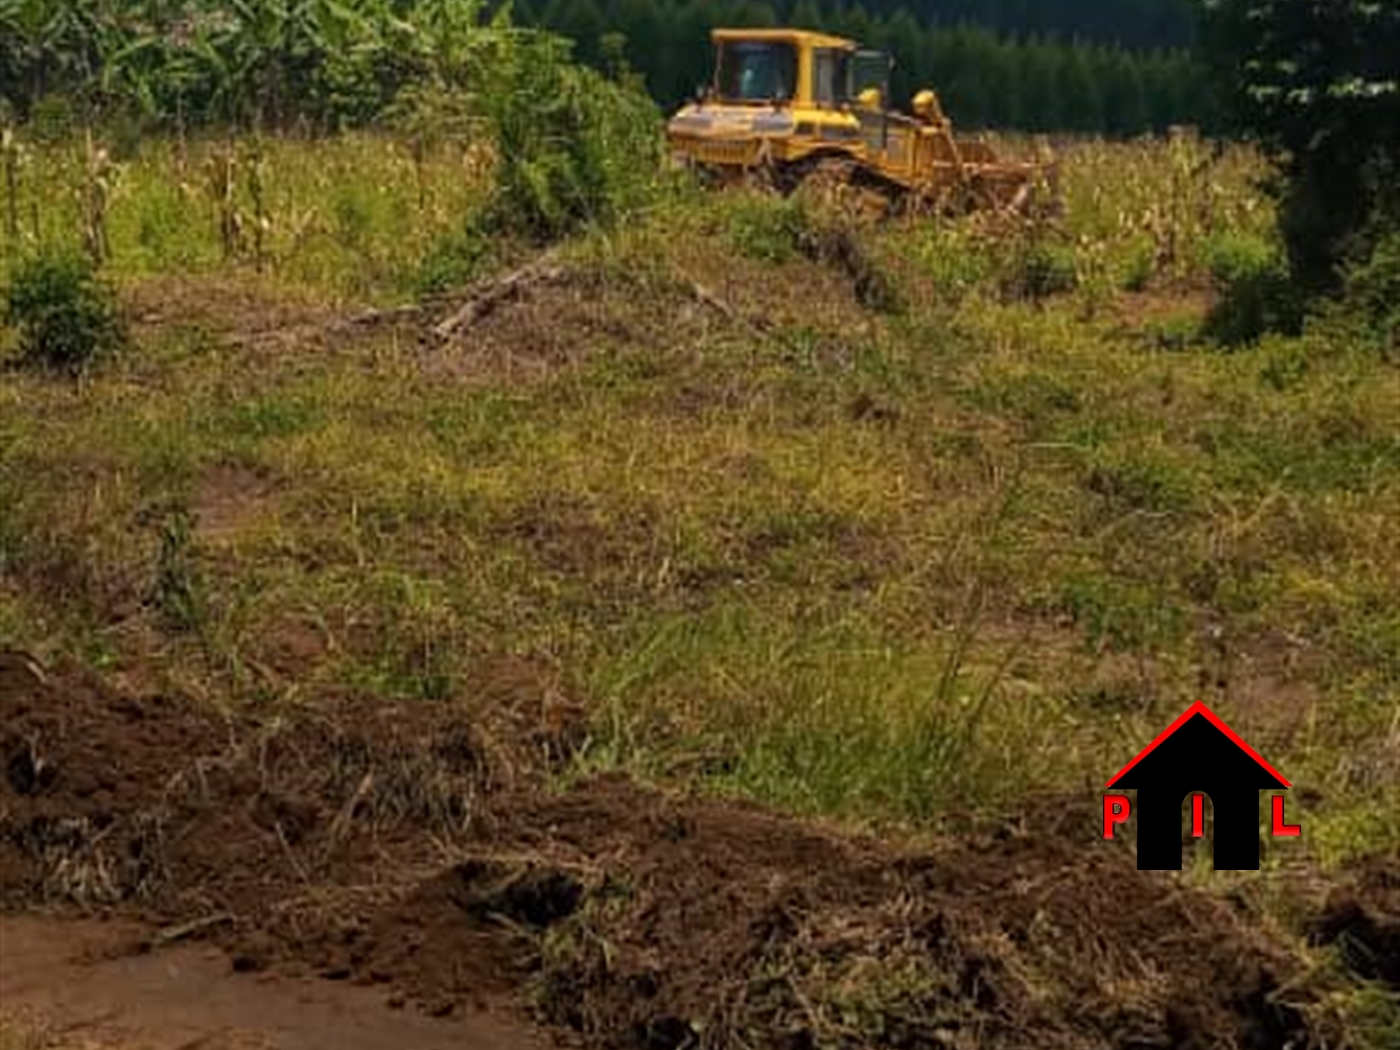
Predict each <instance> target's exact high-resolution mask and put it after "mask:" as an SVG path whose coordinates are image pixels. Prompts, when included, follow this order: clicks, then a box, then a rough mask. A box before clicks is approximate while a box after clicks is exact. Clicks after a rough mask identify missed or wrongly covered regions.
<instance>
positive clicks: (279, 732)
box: [0, 653, 1395, 1050]
mask: <svg viewBox="0 0 1400 1050" xmlns="http://www.w3.org/2000/svg"><path fill="white" fill-rule="evenodd" d="M512 666H514V665H512ZM515 671H519V668H518V667H516V668H515ZM512 673H513V674H514V673H515V672H512ZM518 678H519V681H517V678H510V680H509V681H508V682H505V684H503V685H501V686H500V687H499V688H496V689H494V691H493V690H492V689H487V688H483V689H482V690H481V695H480V696H477V697H469V698H466V699H464V700H463V701H461V702H458V703H439V704H434V703H426V702H423V703H417V704H412V705H404V706H394V705H385V704H375V705H371V704H355V703H346V704H344V705H341V706H340V707H338V708H334V707H333V708H321V709H318V710H316V711H305V712H291V713H287V714H285V715H283V716H282V717H280V718H278V719H274V720H262V721H259V720H255V719H251V718H244V717H237V718H233V717H229V718H225V717H219V716H216V715H213V714H211V713H209V712H206V711H201V710H197V709H194V708H192V707H190V706H188V705H186V704H184V703H182V702H179V701H176V700H172V699H162V698H159V697H142V698H139V699H137V698H129V697H123V696H119V695H116V694H114V693H112V692H110V691H109V690H107V689H105V688H103V687H102V686H101V685H100V684H99V683H97V682H95V681H92V680H90V679H87V678H85V677H83V676H82V675H80V674H77V673H67V672H63V673H45V672H43V671H41V670H39V669H38V668H36V667H34V666H33V665H32V663H31V662H29V661H27V660H25V659H24V658H23V657H21V656H20V655H19V654H14V653H9V654H4V653H0V764H2V765H3V777H0V903H3V905H4V907H5V908H6V909H8V910H11V911H24V910H29V909H32V908H34V907H35V906H38V905H48V906H50V907H59V908H60V909H84V910H88V911H97V912H99V913H101V914H107V915H120V916H125V917H135V918H141V919H144V920H147V921H148V922H152V923H155V924H156V928H157V929H158V930H159V931H160V932H158V933H157V934H155V935H154V936H153V937H150V938H148V943H147V944H146V945H144V947H146V948H152V947H162V946H164V945H167V944H169V943H171V942H174V941H177V940H181V941H183V940H189V939H209V940H212V941H214V942H216V943H217V944H218V945H220V946H222V947H224V948H226V949H227V951H228V952H229V954H230V958H231V960H232V966H233V968H234V969H236V970H241V971H254V970H271V971H274V972H278V973H285V972H288V971H293V972H295V971H300V972H303V973H310V974H317V975H320V976H322V977H325V978H329V979H333V980H343V981H349V982H353V983H358V984H366V985H381V986H383V987H384V991H385V994H386V997H388V998H392V999H395V1000H401V1001H404V1002H405V1003H407V1004H412V1005H414V1006H416V1007H417V1008H418V1009H420V1010H421V1011H423V1012H425V1013H429V1014H432V1015H439V1016H442V1015H450V1014H453V1013H455V1012H460V1011H469V1010H472V1009H474V1008H475V1007H478V1006H480V1005H482V1004H489V1003H492V1002H500V1001H503V1000H505V999H509V1000H511V1001H514V1002H516V1003H519V1004H522V1005H527V1006H529V1007H531V1008H533V1009H534V1010H535V1012H536V1013H537V1015H538V1016H540V1017H541V1018H543V1019H544V1020H546V1021H547V1022H549V1023H551V1024H553V1025H556V1026H560V1027H561V1028H563V1029H567V1030H571V1031H573V1032H575V1033H578V1034H579V1035H580V1036H581V1037H582V1038H583V1039H584V1040H585V1041H586V1042H588V1043H590V1044H592V1045H596V1046H611V1047H637V1048H679V1047H692V1046H694V1047H720V1046H752V1047H775V1048H776V1047H781V1048H803V1047H815V1046H817V1045H822V1046H852V1047H854V1046H868V1045H877V1044H878V1045H883V1046H892V1047H928V1048H932V1047H948V1048H959V1047H973V1046H976V1047H1027V1046H1035V1047H1066V1048H1077V1047H1085V1048H1089V1047H1117V1048H1123V1050H1127V1048H1134V1050H1142V1048H1148V1047H1217V1046H1234V1047H1279V1046H1285V1045H1290V1044H1291V1045H1294V1046H1305V1045H1308V1044H1309V1043H1311V1042H1313V1041H1314V1040H1313V1038H1312V1036H1311V1034H1310V1033H1309V1031H1308V1030H1307V1025H1306V1023H1305V1020H1304V1018H1303V1017H1302V1016H1301V1015H1300V1014H1299V1013H1297V1012H1294V1011H1293V1010H1291V1009H1288V1008H1286V1007H1283V1006H1280V1005H1278V1004H1277V1003H1276V1001H1275V998H1274V994H1273V993H1275V992H1276V991H1277V990H1278V989H1279V988H1280V987H1281V986H1282V985H1284V984H1285V983H1286V982H1288V981H1289V980H1290V979H1291V978H1292V977H1294V976H1295V975H1296V973H1297V964H1296V962H1295V960H1294V959H1293V958H1292V957H1291V956H1290V955H1288V954H1287V953H1286V952H1285V951H1284V950H1282V949H1281V948H1279V947H1277V946H1275V945H1273V944H1271V943H1270V942H1268V941H1267V940H1266V939H1264V938H1263V937H1262V936H1261V935H1259V934H1258V933H1256V932H1253V931H1251V929H1249V928H1248V927H1247V926H1246V925H1245V924H1244V923H1243V922H1242V921H1241V920H1240V919H1239V918H1238V917H1237V916H1236V915H1235V914H1234V913H1233V912H1231V911H1230V910H1229V909H1228V908H1227V907H1226V906H1225V905H1224V904H1222V903H1219V902H1217V901H1216V900H1215V899H1213V898H1211V897H1208V896H1206V895H1203V894H1200V893H1197V892H1194V891H1192V890H1190V889H1189V888H1186V887H1185V886H1183V885H1182V884H1181V883H1180V882H1179V881H1176V880H1172V879H1169V878H1166V877H1162V876H1159V875H1155V874H1152V873H1143V872H1138V871H1137V870H1136V868H1135V867H1134V865H1133V862H1132V859H1131V857H1130V856H1129V855H1127V854H1126V853H1124V852H1121V851H1117V850H1114V849H1113V848H1112V844H1109V843H1103V842H1101V841H1095V840H1094V838H1093V837H1092V835H1091V834H1089V833H1085V832H1084V831H1083V827H1082V826H1081V825H1078V824H1071V825H1068V826H1067V827H1065V826H1062V827H1058V828H1056V827H1055V826H1054V825H1048V824H1046V823H1045V822H1043V821H1042V822H1038V823H1036V824H1032V825H1031V826H1034V827H1040V828H1041V829H1042V830H1040V831H1038V832H1028V831H1023V830H1016V829H1015V828H1014V827H1012V826H1008V830H1007V831H1005V832H1004V833H1003V834H1001V835H1000V836H989V837H987V838H986V839H984V840H977V841H962V842H959V843H957V844H951V845H948V846H946V847H944V848H938V849H924V850H911V849H903V848H899V847H896V846H892V845H890V844H888V843H886V842H883V841H877V840H874V839H869V838H860V837H855V836H852V835H849V834H843V833H839V832H836V831H832V830H827V829H824V828H822V827H820V826H814V825H812V824H809V823H802V822H798V821H793V820H789V819H784V818H781V817H777V816H774V815H771V814H769V813H767V812H764V811H762V810H760V809H758V808H755V807H752V806H748V805H743V804H737V803H732V802H725V801H715V800H704V799H696V798H686V797H673V796H670V795H667V794H663V793H660V792H657V791H653V790H650V789H646V788H643V787H639V786H638V785H636V784H634V783H632V782H630V781H628V780H625V779H622V778H602V779H597V780H593V781H590V782H586V783H582V784H579V785H577V786H575V787H573V788H572V789H570V790H567V791H563V792H554V793H551V792H549V791H546V790H544V789H543V788H542V787H540V779H539V777H538V776H537V774H538V773H539V772H541V771H542V770H543V769H544V768H546V767H547V766H549V765H557V764H558V761H559V759H560V757H561V755H566V754H567V750H568V748H569V747H570V746H571V743H572V742H573V741H575V740H576V739H577V734H576V732H574V731H573V730H565V731H561V732H560V733H558V734H556V735H555V736H553V737H551V738H550V739H549V740H547V741H546V742H545V743H544V744H542V743H541V741H540V740H539V739H538V734H539V733H540V732H542V731H543V730H541V729H540V728H539V727H538V726H537V727H536V728H535V729H533V730H531V729H529V727H528V726H527V725H525V723H523V722H522V721H521V718H522V717H523V716H522V715H521V714H520V712H521V711H522V710H531V709H532V708H531V706H530V704H529V703H526V704H523V705H522V704H521V703H520V702H519V697H520V695H521V694H522V693H523V692H528V691H529V688H530V685H529V676H528V675H524V674H523V673H521V674H519V675H518ZM532 703H533V701H532ZM512 707H514V709H515V710H514V712H513V713H511V714H510V715H509V716H508V717H505V716H502V715H501V710H502V709H503V708H512ZM545 721H546V722H547V721H548V719H545ZM511 733H521V734H522V739H524V740H525V741H527V743H525V744H520V743H519V742H518V741H515V740H512V739H508V737H509V735H510V734H511ZM1392 875H1393V871H1392ZM1390 877H1391V876H1390V875H1386V876H1384V877H1383V878H1382V882H1381V883H1378V884H1377V885H1378V886H1380V887H1381V888H1380V889H1377V890H1375V891H1374V894H1373V895H1371V896H1366V894H1371V893H1372V891H1371V890H1370V889H1364V890H1363V889H1359V890H1358V898H1357V900H1358V907H1359V908H1360V909H1361V912H1360V914H1362V915H1365V916H1371V915H1373V914H1374V916H1375V918H1374V920H1371V919H1367V920H1366V921H1367V922H1371V925H1370V926H1365V925H1363V924H1362V923H1361V921H1360V920H1348V921H1347V923H1346V924H1344V925H1345V928H1346V929H1347V930H1349V931H1351V932H1352V934H1353V935H1355V936H1357V937H1358V938H1362V939H1364V938H1366V937H1372V933H1371V932H1364V931H1372V930H1373V931H1374V935H1375V938H1378V939H1374V938H1373V940H1374V943H1375V944H1376V945H1379V949H1378V950H1379V953H1380V954H1381V955H1382V956H1384V954H1385V953H1386V952H1389V953H1390V954H1389V956H1388V958H1389V959H1390V963H1389V964H1388V965H1392V966H1393V963H1394V939H1393V938H1394V916H1395V912H1394V903H1395V894H1394V883H1393V882H1385V881H1384V879H1388V878H1390ZM1366 885H1368V886H1369V885H1370V884H1369V883H1368V884H1366ZM1387 894H1388V896H1387ZM1368 909H1369V910H1368ZM1387 909H1389V910H1387ZM1387 923H1388V924H1389V925H1387ZM1358 931H1363V932H1358ZM1387 931H1388V932H1387ZM1387 937H1388V938H1390V940H1386V938H1387ZM1368 943H1371V942H1368ZM1386 945H1389V947H1388V948H1387V947H1386ZM134 947H142V946H134Z"/></svg>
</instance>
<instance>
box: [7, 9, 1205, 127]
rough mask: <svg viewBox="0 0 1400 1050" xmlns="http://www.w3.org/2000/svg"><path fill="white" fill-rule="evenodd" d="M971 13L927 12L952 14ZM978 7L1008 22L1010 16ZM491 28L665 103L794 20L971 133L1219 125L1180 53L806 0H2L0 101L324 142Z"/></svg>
mask: <svg viewBox="0 0 1400 1050" xmlns="http://www.w3.org/2000/svg"><path fill="white" fill-rule="evenodd" d="M1125 2H1126V0H1120V3H1125ZM1144 2H1146V0H1144ZM1163 2H1165V0H1163ZM1173 2H1176V0H1173ZM970 3H971V0H940V2H939V3H936V4H934V6H933V9H934V11H935V13H936V14H938V16H939V17H940V18H942V17H944V16H945V15H948V14H958V13H961V12H963V11H964V10H965V9H966V10H969V11H970V10H974V8H973V7H969V6H968V5H969V4H970ZM986 3H987V11H989V12H994V13H997V15H996V17H998V18H1002V17H1005V18H1010V17H1011V16H1010V14H1008V12H1011V11H1013V10H1014V9H1016V8H1015V5H1014V4H1013V3H1012V2H1011V0H986ZM1060 6H1061V7H1063V8H1064V10H1065V11H1066V12H1068V13H1069V14H1074V13H1075V12H1081V13H1082V11H1084V10H1088V8H1087V7H1085V6H1084V5H1083V4H1077V3H1070V2H1069V0H1061V3H1060ZM487 23H490V25H491V26H494V27H495V30H498V31H499V30H500V29H501V28H502V27H503V26H508V25H513V24H519V25H524V26H534V27H539V28H542V29H545V30H549V31H551V32H553V33H555V34H557V35H559V36H561V37H564V38H566V39H568V40H571V41H573V45H574V48H575V55H576V57H577V58H578V59H579V60H581V61H582V62H584V63H586V64H588V65H591V66H593V67H594V68H598V69H601V70H604V71H608V72H612V73H614V74H622V73H624V72H625V73H628V74H630V75H633V76H640V77H641V79H642V80H643V82H644V83H645V84H646V86H647V88H648V89H649V90H650V92H651V94H652V96H653V97H654V98H655V99H656V100H657V101H658V102H659V103H660V104H661V105H662V106H663V107H666V108H670V107H674V106H675V105H677V104H678V103H680V102H681V101H682V100H684V99H685V98H687V97H689V96H690V95H691V94H692V93H693V91H694V90H695V88H696V87H697V86H698V85H699V84H701V83H702V82H704V81H705V80H707V79H708V76H709V68H710V62H711V55H710V44H709V30H710V29H711V28H712V27H714V26H718V25H735V26H765V25H777V24H794V25H802V26H808V27H813V28H822V29H826V30H828V31H830V32H834V33H839V34H841V35H844V36H849V37H852V38H855V39H857V40H859V41H861V42H862V43H864V44H867V45H869V46H872V47H878V48H883V49H885V50H888V51H890V52H891V53H892V54H893V55H894V56H895V58H896V66H895V70H894V79H893V92H894V96H895V101H896V103H903V102H907V100H908V98H909V96H910V95H911V94H912V93H913V92H914V91H916V90H918V89H919V88H922V87H925V86H932V87H935V88H936V89H937V90H939V92H940V94H941V95H942V97H943V100H944V104H945V107H946V108H947V110H948V111H949V113H950V114H951V115H952V116H953V118H954V119H955V120H957V121H958V122H959V123H960V124H962V125H964V126H966V127H969V128H976V127H1004V128H1012V129H1024V130H1030V131H1070V132H1096V133H1106V134H1111V135H1132V134H1137V133H1140V132H1144V131H1151V130H1161V129H1163V128H1165V127H1167V126H1169V125H1172V124H1180V123H1194V124H1209V123H1210V122H1211V120H1212V119H1213V106H1212V99H1211V95H1210V92H1209V91H1208V90H1206V88H1205V87H1204V81H1203V80H1202V78H1201V77H1199V76H1198V75H1196V71H1195V69H1194V67H1193V64H1192V59H1191V57H1190V55H1189V53H1188V52H1187V51H1184V50H1181V49H1160V48H1159V49H1154V50H1149V51H1141V50H1133V49H1129V48H1127V47H1125V46H1123V45H1121V44H1117V43H1102V42H1100V43H1095V42H1089V41H1087V40H1078V39H1065V38H1064V37H1063V36H1061V35H1047V36H1035V35H1032V36H1014V37H1013V36H999V35H997V34H996V33H995V32H993V30H991V29H988V28H985V27H983V26H975V25H971V24H966V25H963V24H959V25H952V26H949V25H946V24H944V23H942V22H941V21H940V22H937V23H934V22H930V21H921V20H920V19H919V18H916V17H915V16H914V15H913V14H912V13H911V12H910V10H908V9H906V8H903V7H893V8H891V9H890V10H889V11H888V12H882V11H881V10H880V9H879V8H878V7H873V8H872V9H870V10H867V9H865V8H864V7H861V6H858V5H851V6H839V7H833V8H829V9H822V8H820V7H818V6H817V5H816V3H815V0H780V3H779V5H777V6H775V5H774V4H773V3H770V2H769V0H515V2H514V4H511V5H504V6H502V5H497V7H495V8H494V9H487V8H486V7H484V6H482V5H480V4H478V3H476V2H474V0H229V2H226V3H216V2H214V0H0V96H3V100H4V102H3V108H5V109H8V110H9V111H10V112H11V113H12V114H14V115H16V116H17V117H19V118H27V117H28V116H29V115H30V114H31V113H33V112H34V111H35V110H36V107H37V108H38V109H39V111H40V112H41V113H48V114H49V115H52V111H53V110H55V109H60V110H61V109H63V108H64V107H67V108H68V109H69V110H76V111H78V112H80V113H85V114H89V115H95V114H99V113H100V114H103V115H107V116H110V115H112V114H113V113H114V112H121V113H123V114H126V115H129V116H135V117H137V118H140V119H142V120H146V121H154V122H159V123H165V124H182V125H183V124H191V125H193V124H201V123H245V124H253V123H256V124H259V125H264V126H287V125H289V124H293V123H298V122H299V123H302V124H306V125H309V126H312V127H314V128H317V129H333V128H336V127H343V126H348V125H355V124H364V123H367V122H371V121H376V120H382V119H384V118H385V117H386V115H392V112H393V110H394V107H395V105H396V102H398V101H399V100H400V99H401V96H402V95H403V93H404V91H405V89H407V88H410V87H415V88H417V87H421V86H422V85H425V84H426V85H431V84H433V83H434V82H437V81H441V80H442V79H443V77H442V73H441V71H442V70H443V69H444V68H446V67H450V66H451V65H452V63H453V61H454V59H453V56H454V54H458V53H466V51H468V50H470V39H471V38H472V36H473V34H475V33H478V32H480V31H482V30H483V28H484V27H485V25H486V24H487ZM1026 24H1027V25H1037V24H1040V23H1038V22H1036V21H1035V20H1034V19H1030V20H1028V21H1027V22H1026ZM1066 24H1067V25H1069V26H1071V27H1073V26H1078V25H1079V24H1080V23H1079V22H1076V21H1074V20H1073V19H1071V20H1070V21H1069V22H1067V23H1066ZM481 75H482V76H484V77H489V75H490V74H489V71H486V72H483V73H482V74H481ZM449 79H450V78H449ZM478 87H479V85H468V86H467V89H468V90H475V89H476V88H478ZM46 100H48V105H47V108H46ZM55 100H58V101H59V102H61V104H62V105H55V104H54V103H55Z"/></svg>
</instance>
